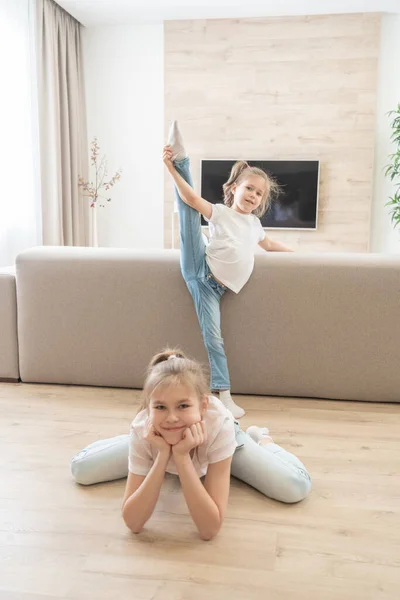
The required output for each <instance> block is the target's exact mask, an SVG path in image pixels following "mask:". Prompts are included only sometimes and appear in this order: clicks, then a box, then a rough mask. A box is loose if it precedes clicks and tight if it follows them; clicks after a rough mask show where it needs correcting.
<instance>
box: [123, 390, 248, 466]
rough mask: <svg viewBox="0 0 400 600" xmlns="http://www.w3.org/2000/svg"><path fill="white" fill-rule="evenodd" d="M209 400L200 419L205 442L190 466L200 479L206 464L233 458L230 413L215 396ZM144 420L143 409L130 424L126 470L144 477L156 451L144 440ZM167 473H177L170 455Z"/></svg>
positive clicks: (145, 411) (144, 411)
mask: <svg viewBox="0 0 400 600" xmlns="http://www.w3.org/2000/svg"><path fill="white" fill-rule="evenodd" d="M208 400H209V404H208V409H207V412H206V413H205V415H204V416H203V420H204V422H205V425H206V430H207V441H206V442H205V443H204V444H202V445H201V446H198V447H197V448H195V451H194V454H193V457H192V460H193V465H194V467H195V469H196V473H197V474H198V476H199V477H203V475H205V474H206V473H207V467H208V465H209V464H212V463H216V462H219V461H220V460H225V458H229V456H232V455H233V453H234V452H235V449H236V446H237V444H236V439H235V427H234V420H233V416H232V414H231V413H230V412H229V410H228V409H226V408H225V406H224V405H223V404H222V402H221V401H220V400H219V399H218V398H216V397H215V396H209V397H208ZM147 419H148V412H147V410H142V411H141V412H140V413H139V414H138V415H136V417H135V419H134V420H133V421H132V423H131V428H130V443H129V471H130V472H131V473H134V474H135V475H147V473H148V472H149V471H150V469H151V467H152V465H153V462H154V461H155V459H156V457H157V454H158V450H157V449H156V448H153V447H152V446H151V444H150V442H148V441H146V440H145V439H143V435H144V428H145V425H146V422H147ZM166 471H167V473H172V474H174V475H177V474H178V471H177V469H176V466H175V462H174V457H173V456H172V455H171V458H170V459H169V461H168V464H167V468H166Z"/></svg>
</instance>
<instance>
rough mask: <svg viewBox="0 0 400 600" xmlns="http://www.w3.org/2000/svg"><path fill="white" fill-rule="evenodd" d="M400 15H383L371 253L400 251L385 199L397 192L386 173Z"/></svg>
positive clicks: (398, 77) (398, 74)
mask: <svg viewBox="0 0 400 600" xmlns="http://www.w3.org/2000/svg"><path fill="white" fill-rule="evenodd" d="M399 57H400V15H383V17H382V29H381V51H380V64H379V79H378V99H377V123H376V137H375V169H374V194H373V204H372V212H371V241H370V251H371V252H386V253H400V229H397V230H394V229H393V226H392V225H391V223H390V217H389V209H388V207H385V202H387V201H388V199H389V196H391V195H392V194H393V191H394V187H393V185H392V183H391V182H390V181H389V180H388V179H387V178H385V176H384V167H385V165H387V164H388V155H389V154H390V153H391V152H393V145H392V144H391V141H390V134H391V131H390V119H389V117H388V116H387V114H386V113H388V112H389V111H390V110H393V109H394V108H396V106H397V104H398V103H399V102H400V59H399Z"/></svg>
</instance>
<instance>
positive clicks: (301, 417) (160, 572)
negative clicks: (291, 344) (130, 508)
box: [0, 384, 400, 600]
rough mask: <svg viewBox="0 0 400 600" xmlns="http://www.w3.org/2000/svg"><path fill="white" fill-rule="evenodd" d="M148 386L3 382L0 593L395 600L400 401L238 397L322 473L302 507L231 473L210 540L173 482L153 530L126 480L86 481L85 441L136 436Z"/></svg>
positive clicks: (1, 596) (92, 598)
mask: <svg viewBox="0 0 400 600" xmlns="http://www.w3.org/2000/svg"><path fill="white" fill-rule="evenodd" d="M138 398H139V392H132V391H131V390H117V389H98V388H83V387H70V386H45V385H25V384H0V600H17V599H18V600H46V599H49V598H65V599H68V600H78V599H79V600H106V599H107V600H108V599H110V600H118V599H123V600H127V599H129V600H131V599H134V600H150V599H152V600H203V599H216V600H222V599H224V600H225V599H226V600H228V599H229V600H259V599H260V600H261V599H262V600H267V599H268V600H275V599H276V600H278V599H279V600H289V599H290V600H292V599H295V600H333V599H334V600H339V599H340V600H358V599H360V600H381V599H382V600H397V599H398V598H400V568H399V567H400V478H399V473H400V405H384V404H368V403H350V402H348V403H345V402H331V401H316V400H305V399H282V398H280V399H278V398H261V397H239V404H241V405H242V406H244V408H245V409H246V410H247V414H246V416H245V417H244V418H243V419H242V423H243V425H244V426H246V427H247V426H248V425H250V424H259V425H261V424H267V425H268V427H269V428H270V430H271V432H272V434H273V435H274V437H275V440H276V441H277V442H278V443H280V444H281V445H283V446H285V447H286V448H287V449H289V450H290V451H292V452H294V453H296V454H297V455H298V456H299V457H300V458H301V459H302V460H303V462H304V463H305V464H306V466H307V467H308V469H309V471H310V473H311V475H312V477H313V491H312V493H311V496H310V498H309V499H308V500H306V501H304V502H302V503H300V504H298V505H293V506H287V505H283V504H279V503H277V502H274V501H272V500H268V499H266V498H264V497H263V496H262V495H261V494H259V493H258V492H256V491H255V490H253V489H251V488H249V487H248V486H246V485H245V484H242V483H241V482H239V481H237V480H234V479H233V480H232V488H231V494H230V501H229V508H228V513H227V518H226V520H225V523H224V526H223V529H222V531H221V533H220V534H219V536H218V537H217V538H216V539H215V540H213V541H212V542H202V541H201V540H200V539H199V538H198V537H197V535H196V531H195V529H194V526H193V524H192V522H191V519H190V517H189V516H188V514H187V511H186V507H185V504H184V501H183V498H182V496H181V493H180V490H179V487H178V486H177V485H176V484H175V483H174V482H171V481H168V482H167V485H166V486H165V489H164V490H163V494H162V497H161V500H160V503H159V506H158V510H157V512H156V513H155V514H154V516H153V517H152V519H151V521H150V522H149V524H148V526H147V527H146V531H145V532H144V533H142V534H140V535H139V536H134V535H133V534H131V533H130V532H129V531H128V530H127V529H126V527H125V525H124V523H123V521H122V519H121V516H120V504H121V497H122V494H123V489H124V480H121V481H118V482H114V483H108V484H101V485H96V486H91V487H80V486H78V485H76V484H74V482H73V481H72V479H71V476H70V473H69V461H70V459H71V457H72V456H73V455H74V454H75V452H76V451H78V450H79V449H80V448H82V447H84V446H85V445H87V444H88V443H90V442H92V441H94V440H96V439H98V438H101V437H110V436H113V435H117V434H120V433H125V432H127V431H128V428H129V423H130V421H131V419H132V418H133V415H134V413H135V407H136V403H137V401H138Z"/></svg>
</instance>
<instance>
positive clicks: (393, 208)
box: [385, 103, 400, 229]
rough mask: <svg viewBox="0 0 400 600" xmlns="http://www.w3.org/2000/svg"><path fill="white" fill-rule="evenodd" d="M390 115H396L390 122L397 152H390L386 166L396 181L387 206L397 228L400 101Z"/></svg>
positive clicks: (399, 222) (399, 216)
mask: <svg viewBox="0 0 400 600" xmlns="http://www.w3.org/2000/svg"><path fill="white" fill-rule="evenodd" d="M388 115H389V116H390V117H393V115H394V118H393V120H392V122H391V124H390V126H391V128H392V135H391V136H390V137H391V139H392V141H393V143H394V144H395V152H394V153H393V154H389V159H390V161H391V162H390V164H389V165H387V167H386V170H385V176H387V177H390V180H391V181H392V182H393V183H394V194H393V196H391V198H390V199H389V201H388V202H386V204H385V206H389V207H390V219H391V221H392V225H393V226H394V228H395V229H396V227H399V226H400V103H399V104H398V105H397V108H396V110H391V111H390V112H389V113H388Z"/></svg>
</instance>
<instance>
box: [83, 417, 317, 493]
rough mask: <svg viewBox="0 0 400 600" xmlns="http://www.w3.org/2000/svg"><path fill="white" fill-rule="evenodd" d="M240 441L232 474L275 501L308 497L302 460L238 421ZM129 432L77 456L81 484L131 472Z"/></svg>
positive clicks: (91, 446)
mask: <svg viewBox="0 0 400 600" xmlns="http://www.w3.org/2000/svg"><path fill="white" fill-rule="evenodd" d="M235 428H236V441H237V443H238V444H240V447H238V448H237V449H236V451H235V453H234V455H233V458H232V466H231V473H232V475H233V476H234V477H236V478H237V479H241V480H242V481H244V482H245V483H247V484H249V485H251V486H252V487H253V488H255V489H256V490H258V491H259V492H261V493H262V494H264V496H267V497H268V498H272V499H273V500H279V501H280V502H286V503H288V504H292V503H294V502H300V500H303V499H304V498H306V497H307V496H308V494H309V492H310V490H311V477H310V475H309V474H308V473H307V470H306V468H305V466H304V465H303V463H302V462H300V460H299V459H298V458H297V457H296V456H294V455H293V454H290V452H287V451H286V450H284V449H283V448H281V447H280V446H278V445H277V444H275V443H271V444H267V445H266V446H259V445H258V444H256V442H255V441H254V440H253V439H252V438H251V437H250V436H249V435H247V433H245V432H244V431H242V430H241V429H240V427H239V424H238V423H236V424H235ZM128 456H129V435H118V436H116V437H114V438H110V439H107V440H100V441H98V442H94V443H93V444H90V446H88V447H87V448H85V449H84V450H81V451H80V452H78V454H76V455H75V456H74V458H73V459H72V462H71V473H72V476H73V477H74V479H75V481H76V482H77V483H80V484H81V485H92V484H93V483H101V482H104V481H113V480H115V479H121V478H122V477H126V476H127V475H128Z"/></svg>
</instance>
